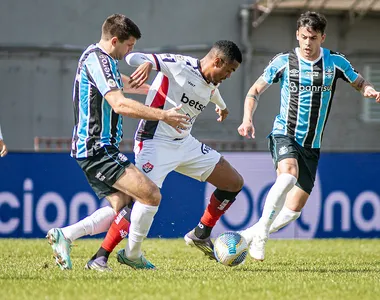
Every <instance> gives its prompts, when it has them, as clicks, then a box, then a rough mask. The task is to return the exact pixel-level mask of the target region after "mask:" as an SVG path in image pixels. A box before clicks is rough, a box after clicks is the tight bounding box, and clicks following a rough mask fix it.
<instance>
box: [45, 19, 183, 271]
mask: <svg viewBox="0 0 380 300" xmlns="http://www.w3.org/2000/svg"><path fill="white" fill-rule="evenodd" d="M140 37H141V33H140V29H139V28H138V26H137V25H136V24H135V23H134V22H132V21H131V20H130V19H128V18H127V17H125V16H124V15H120V14H114V15H111V16H109V17H108V18H107V19H106V20H105V21H104V23H103V26H102V35H101V39H100V41H99V43H96V44H93V45H90V46H89V47H88V48H87V49H86V50H85V51H84V52H83V54H82V55H81V57H80V59H79V63H78V69H77V73H76V78H75V82H74V92H73V105H74V118H75V126H74V130H73V139H72V148H71V156H72V157H73V158H75V159H76V161H77V163H78V164H79V166H80V167H81V168H82V170H83V171H84V173H85V175H86V178H87V180H88V182H89V184H90V185H91V187H92V189H93V190H94V192H95V193H96V194H97V196H98V197H99V198H103V197H105V198H106V199H107V200H108V201H109V202H110V204H111V206H112V208H113V209H114V211H110V209H109V208H103V209H102V210H101V211H100V212H99V211H98V213H97V215H96V216H95V219H98V220H100V221H99V222H97V224H96V230H98V232H103V231H104V230H107V228H108V227H109V226H110V218H112V220H113V218H114V216H115V212H118V211H120V209H121V208H123V207H124V206H125V205H127V204H128V203H129V201H130V200H131V197H133V198H134V199H135V204H134V209H133V213H132V215H131V229H130V233H129V235H130V239H129V247H128V252H126V253H125V263H126V264H128V265H130V266H131V267H133V268H143V269H150V268H154V265H153V264H151V263H150V262H149V261H148V260H146V259H145V258H144V256H143V255H142V253H141V243H142V240H143V239H144V237H145V236H146V234H147V233H148V231H149V229H150V226H151V224H152V222H153V217H154V215H155V213H156V212H157V209H158V204H159V202H160V200H161V193H160V191H159V189H158V187H157V185H156V184H154V183H153V182H152V181H151V180H150V179H149V178H148V177H147V176H145V175H144V174H143V173H142V172H141V171H140V170H139V169H137V168H136V167H135V166H134V165H133V164H131V163H130V162H129V161H128V159H127V157H126V156H125V155H124V154H122V153H121V152H120V151H119V143H120V141H121V139H122V137H123V131H122V121H123V119H122V117H123V116H128V117H132V118H141V119H146V120H150V121H163V122H165V123H166V124H168V126H172V127H173V128H174V129H173V130H176V132H178V133H181V132H182V130H183V129H184V128H186V127H187V126H188V125H189V123H188V121H189V118H188V117H187V116H186V115H184V114H182V113H179V112H178V110H179V109H180V107H179V108H172V109H169V110H163V109H157V108H152V107H148V106H146V105H144V104H142V103H139V102H137V101H134V100H132V99H129V98H126V97H124V95H123V82H126V81H127V78H126V77H125V76H122V75H121V74H120V72H119V69H118V60H121V59H123V58H124V57H125V56H126V55H127V54H128V53H129V52H130V51H132V50H133V47H134V45H135V44H136V41H137V40H138V39H139V38H140ZM127 83H128V82H127ZM129 88H134V83H131V84H130V86H129ZM112 220H111V222H112ZM90 225H91V226H92V225H94V223H91V222H90ZM94 226H95V225H94ZM94 231H95V229H94ZM95 233H96V232H95ZM95 233H94V232H93V234H95ZM47 238H48V240H49V243H50V244H51V245H52V248H53V251H54V255H55V257H56V263H57V264H58V265H59V266H60V268H61V269H71V268H72V264H71V260H70V244H71V239H70V238H69V237H68V236H66V235H65V232H64V231H62V230H61V229H59V228H52V229H51V230H49V232H48V234H47Z"/></svg>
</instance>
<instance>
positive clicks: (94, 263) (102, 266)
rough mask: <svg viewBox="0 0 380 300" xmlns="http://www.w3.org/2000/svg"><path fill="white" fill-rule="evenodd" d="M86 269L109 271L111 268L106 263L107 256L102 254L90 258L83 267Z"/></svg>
mask: <svg viewBox="0 0 380 300" xmlns="http://www.w3.org/2000/svg"><path fill="white" fill-rule="evenodd" d="M84 268H85V269H86V270H95V271H98V272H111V271H112V269H111V268H110V267H109V266H108V265H107V258H106V257H104V256H101V257H98V258H95V259H91V260H90V261H88V262H87V264H86V265H85V267H84Z"/></svg>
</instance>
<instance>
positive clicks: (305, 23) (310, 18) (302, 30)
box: [296, 11, 327, 60]
mask: <svg viewBox="0 0 380 300" xmlns="http://www.w3.org/2000/svg"><path fill="white" fill-rule="evenodd" d="M326 25H327V20H326V18H325V16H324V15H322V14H320V13H317V12H311V11H307V12H305V13H303V14H302V15H301V16H300V17H299V19H298V20H297V33H296V36H297V40H298V42H299V46H300V51H301V55H302V56H303V57H304V58H306V59H309V60H314V59H317V58H318V56H319V54H320V47H321V45H322V43H323V42H324V41H325V38H326V34H325V29H326Z"/></svg>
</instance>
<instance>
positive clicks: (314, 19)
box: [297, 11, 327, 34]
mask: <svg viewBox="0 0 380 300" xmlns="http://www.w3.org/2000/svg"><path fill="white" fill-rule="evenodd" d="M326 25H327V20H326V17H325V16H324V15H322V14H320V13H317V12H314V11H307V12H305V13H303V14H302V15H301V16H300V17H299V19H298V20H297V30H298V29H299V28H300V27H310V28H311V29H313V30H314V31H317V32H320V33H321V34H324V33H325V29H326Z"/></svg>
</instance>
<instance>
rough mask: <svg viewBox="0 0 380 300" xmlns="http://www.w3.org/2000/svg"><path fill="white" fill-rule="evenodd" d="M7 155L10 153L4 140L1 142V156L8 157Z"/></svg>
mask: <svg viewBox="0 0 380 300" xmlns="http://www.w3.org/2000/svg"><path fill="white" fill-rule="evenodd" d="M7 153H8V149H7V145H5V143H4V141H3V140H0V156H1V157H4V156H5V155H7Z"/></svg>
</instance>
